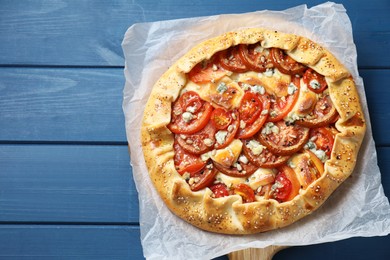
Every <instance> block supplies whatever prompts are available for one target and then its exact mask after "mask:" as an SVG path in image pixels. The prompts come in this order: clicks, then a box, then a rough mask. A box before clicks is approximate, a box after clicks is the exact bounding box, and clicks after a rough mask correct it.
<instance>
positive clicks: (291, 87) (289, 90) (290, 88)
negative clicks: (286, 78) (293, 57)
mask: <svg viewBox="0 0 390 260" xmlns="http://www.w3.org/2000/svg"><path fill="white" fill-rule="evenodd" d="M297 90H298V88H297V86H295V85H294V83H292V82H291V83H290V85H288V87H287V93H288V94H289V95H293V94H294V93H295V92H297Z"/></svg>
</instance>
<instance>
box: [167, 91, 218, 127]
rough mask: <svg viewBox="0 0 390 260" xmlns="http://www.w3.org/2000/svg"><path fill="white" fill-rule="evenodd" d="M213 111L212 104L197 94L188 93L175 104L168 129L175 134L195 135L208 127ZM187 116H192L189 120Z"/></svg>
mask: <svg viewBox="0 0 390 260" xmlns="http://www.w3.org/2000/svg"><path fill="white" fill-rule="evenodd" d="M189 107H191V109H189ZM212 111H213V107H212V106H211V104H210V103H208V102H205V101H203V100H201V99H200V97H199V95H198V94H197V93H196V92H194V91H187V92H185V93H184V94H183V95H181V96H180V97H179V99H178V100H176V101H175V102H174V103H173V107H172V114H171V123H170V124H169V125H168V126H167V127H168V129H169V130H171V131H172V132H173V133H175V134H194V133H196V132H198V131H200V130H201V129H202V128H204V127H205V126H206V125H207V123H208V121H209V119H210V116H211V112H212ZM192 112H194V113H192ZM186 114H187V115H189V116H190V117H189V118H187V119H185V118H184V116H185V115H186Z"/></svg>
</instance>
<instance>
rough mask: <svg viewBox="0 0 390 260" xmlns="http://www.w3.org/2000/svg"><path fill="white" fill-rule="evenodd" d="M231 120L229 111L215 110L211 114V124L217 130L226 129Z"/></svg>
mask: <svg viewBox="0 0 390 260" xmlns="http://www.w3.org/2000/svg"><path fill="white" fill-rule="evenodd" d="M232 120H233V118H232V115H231V113H229V111H226V110H225V109H223V108H216V109H214V111H213V112H212V113H211V123H212V124H213V125H214V126H215V128H217V129H218V130H223V129H226V128H228V126H229V124H230V123H231V122H232Z"/></svg>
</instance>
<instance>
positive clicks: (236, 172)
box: [214, 162, 258, 177]
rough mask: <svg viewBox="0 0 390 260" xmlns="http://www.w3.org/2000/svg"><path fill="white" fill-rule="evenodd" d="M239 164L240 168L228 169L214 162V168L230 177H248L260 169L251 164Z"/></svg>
mask: <svg viewBox="0 0 390 260" xmlns="http://www.w3.org/2000/svg"><path fill="white" fill-rule="evenodd" d="M238 164H239V166H237V165H236V166H230V167H226V166H224V165H221V164H219V163H216V162H214V166H215V168H217V170H218V171H220V172H222V173H223V174H226V175H228V176H230V177H248V176H250V175H252V174H253V173H254V172H255V171H256V170H257V169H258V167H257V166H256V165H254V164H252V163H251V162H248V163H246V164H244V163H238Z"/></svg>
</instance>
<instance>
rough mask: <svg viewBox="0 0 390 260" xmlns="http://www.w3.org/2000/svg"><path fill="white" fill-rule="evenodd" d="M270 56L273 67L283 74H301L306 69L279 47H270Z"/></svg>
mask: <svg viewBox="0 0 390 260" xmlns="http://www.w3.org/2000/svg"><path fill="white" fill-rule="evenodd" d="M270 57H271V60H272V62H273V64H274V65H275V67H276V68H278V70H279V71H280V72H282V73H284V74H288V75H296V74H302V73H303V72H304V71H305V69H306V66H304V65H303V64H301V63H299V62H297V61H295V60H294V59H293V58H291V57H290V56H288V55H287V54H286V53H285V52H284V51H283V50H281V49H278V48H272V49H271V51H270Z"/></svg>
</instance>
